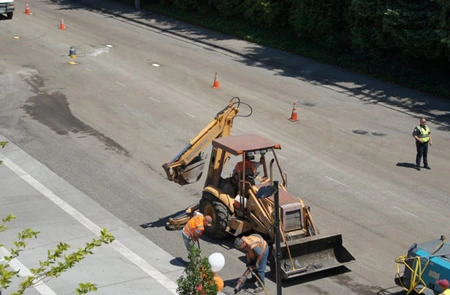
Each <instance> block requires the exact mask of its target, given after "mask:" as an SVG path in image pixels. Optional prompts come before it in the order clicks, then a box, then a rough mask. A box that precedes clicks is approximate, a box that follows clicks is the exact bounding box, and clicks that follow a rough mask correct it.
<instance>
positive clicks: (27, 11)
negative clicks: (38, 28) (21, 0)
mask: <svg viewBox="0 0 450 295" xmlns="http://www.w3.org/2000/svg"><path fill="white" fill-rule="evenodd" d="M25 14H31V12H30V7H29V6H28V3H27V5H25Z"/></svg>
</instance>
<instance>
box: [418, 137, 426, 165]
mask: <svg viewBox="0 0 450 295" xmlns="http://www.w3.org/2000/svg"><path fill="white" fill-rule="evenodd" d="M416 148H417V155H416V165H417V166H420V162H421V160H422V157H423V165H424V166H428V142H426V143H421V142H418V141H416Z"/></svg>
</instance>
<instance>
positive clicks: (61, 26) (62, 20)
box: [59, 18, 66, 30]
mask: <svg viewBox="0 0 450 295" xmlns="http://www.w3.org/2000/svg"><path fill="white" fill-rule="evenodd" d="M59 29H60V30H65V29H66V25H65V24H64V19H63V18H61V22H60V23H59Z"/></svg>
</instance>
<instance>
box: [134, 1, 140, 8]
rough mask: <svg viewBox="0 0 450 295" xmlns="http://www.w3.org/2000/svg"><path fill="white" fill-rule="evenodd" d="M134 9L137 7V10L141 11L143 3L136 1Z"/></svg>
mask: <svg viewBox="0 0 450 295" xmlns="http://www.w3.org/2000/svg"><path fill="white" fill-rule="evenodd" d="M134 7H136V9H137V10H140V9H141V1H140V0H134Z"/></svg>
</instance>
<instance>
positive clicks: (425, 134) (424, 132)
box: [416, 125, 430, 142]
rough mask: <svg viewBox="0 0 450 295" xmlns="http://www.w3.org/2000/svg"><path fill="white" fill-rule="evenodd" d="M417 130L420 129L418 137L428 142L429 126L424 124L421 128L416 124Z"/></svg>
mask: <svg viewBox="0 0 450 295" xmlns="http://www.w3.org/2000/svg"><path fill="white" fill-rule="evenodd" d="M416 128H417V130H419V131H420V135H419V138H420V139H422V140H423V142H428V141H429V140H430V128H428V126H426V125H425V127H423V128H422V126H420V125H419V126H417V127H416Z"/></svg>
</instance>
